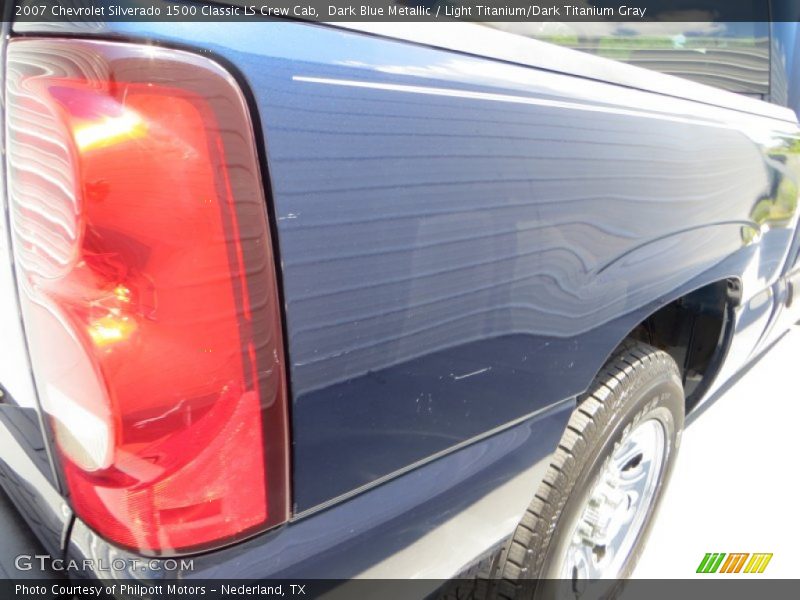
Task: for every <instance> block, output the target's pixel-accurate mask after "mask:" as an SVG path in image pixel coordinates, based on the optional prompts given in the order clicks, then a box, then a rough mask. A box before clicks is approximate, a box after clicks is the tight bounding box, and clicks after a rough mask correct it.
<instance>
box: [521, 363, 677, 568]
mask: <svg viewBox="0 0 800 600" xmlns="http://www.w3.org/2000/svg"><path fill="white" fill-rule="evenodd" d="M639 377H640V379H639V380H638V381H637V382H635V383H634V385H633V386H632V389H630V390H623V391H622V393H621V394H620V398H619V401H618V402H616V404H615V405H612V406H609V407H607V410H608V411H609V413H610V414H609V415H608V418H607V419H604V424H603V425H602V426H600V427H599V431H595V432H594V435H593V436H592V439H590V440H587V448H586V452H585V455H584V456H585V462H584V464H583V465H582V467H580V468H579V469H577V476H576V477H575V478H574V483H573V484H572V485H570V486H569V488H570V490H569V493H568V495H567V497H566V501H565V503H564V505H563V507H562V508H561V509H560V510H558V509H556V511H554V512H555V513H557V520H556V523H555V528H554V531H553V534H552V535H551V536H550V542H549V544H548V547H547V549H546V550H545V554H544V556H545V558H544V561H543V562H542V566H541V569H539V570H538V573H531V575H533V576H534V577H536V578H538V579H540V580H544V578H546V577H547V576H548V574H549V573H550V572H551V570H552V568H553V564H552V563H553V561H555V560H557V559H558V557H559V556H560V553H561V551H562V549H563V547H564V545H565V544H568V543H569V540H568V539H565V538H566V536H567V535H568V534H569V533H570V532H568V531H565V529H566V528H567V527H569V526H570V524H572V523H573V522H574V520H575V519H576V518H577V517H578V516H579V512H580V511H583V509H584V505H585V502H586V499H587V495H588V493H589V492H590V490H591V488H592V487H593V486H594V483H595V481H596V480H597V477H598V476H599V473H600V471H601V469H602V467H603V466H604V465H605V464H606V462H607V461H608V460H610V457H611V455H612V454H613V453H614V451H615V449H616V448H617V446H618V445H619V444H620V442H621V441H622V439H623V438H624V437H625V435H626V434H627V433H628V431H630V430H631V429H632V428H633V427H635V426H636V425H638V424H639V423H642V422H644V421H646V420H648V419H651V418H655V419H657V420H658V421H659V422H660V423H661V424H662V425H663V427H664V431H665V434H666V443H665V448H664V463H663V467H662V470H661V473H660V475H659V480H658V483H657V487H656V490H655V493H654V495H653V502H652V504H651V506H650V507H649V510H648V512H647V515H646V516H645V519H644V523H643V525H642V527H641V530H640V531H639V534H638V536H637V538H636V540H635V542H634V544H633V546H632V548H631V552H630V554H629V556H628V558H627V559H626V561H625V563H624V565H623V567H622V569H621V572H620V574H619V577H620V578H625V577H627V576H628V575H630V573H631V571H632V570H633V568H634V567H635V566H636V562H637V560H638V557H639V554H640V552H641V550H642V549H643V547H644V541H645V540H646V539H647V536H648V535H649V533H650V529H651V527H652V524H653V522H654V516H655V514H656V513H657V511H658V508H659V505H660V502H661V498H662V497H663V493H662V492H663V489H664V487H665V486H666V484H667V483H668V482H669V479H670V477H671V475H672V471H673V469H674V466H675V459H676V451H677V449H678V447H679V445H680V435H681V432H682V430H683V416H684V397H683V387H682V384H681V382H680V380H679V379H678V377H677V374H675V373H672V372H667V371H664V372H662V373H656V374H655V375H654V376H653V377H651V378H649V379H646V380H645V381H642V379H641V378H642V375H640V376H639Z"/></svg>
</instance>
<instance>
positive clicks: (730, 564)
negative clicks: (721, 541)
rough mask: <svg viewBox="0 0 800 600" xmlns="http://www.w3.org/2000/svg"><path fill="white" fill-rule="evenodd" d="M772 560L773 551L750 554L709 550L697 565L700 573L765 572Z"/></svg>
mask: <svg viewBox="0 0 800 600" xmlns="http://www.w3.org/2000/svg"><path fill="white" fill-rule="evenodd" d="M770 560H772V553H769V554H766V553H762V554H749V553H747V552H740V553H735V554H725V553H724V552H714V553H711V552H708V553H707V554H706V555H705V556H704V557H703V560H701V561H700V566H698V567H697V572H698V573H763V572H764V569H766V568H767V565H768V564H769V561H770Z"/></svg>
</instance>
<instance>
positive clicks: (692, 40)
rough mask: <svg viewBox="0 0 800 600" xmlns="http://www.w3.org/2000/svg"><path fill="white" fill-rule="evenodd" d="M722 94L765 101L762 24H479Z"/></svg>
mask: <svg viewBox="0 0 800 600" xmlns="http://www.w3.org/2000/svg"><path fill="white" fill-rule="evenodd" d="M484 24H485V25H488V26H490V27H493V28H495V29H501V30H504V31H508V32H510V33H515V34H519V35H523V36H527V37H532V38H536V39H539V40H543V41H546V42H551V43H554V44H559V45H562V46H567V47H569V48H574V49H576V50H582V51H584V52H589V53H591V54H596V55H598V56H603V57H606V58H611V59H614V60H619V61H622V62H626V63H630V64H633V65H636V66H639V67H644V68H647V69H652V70H654V71H660V72H662V73H668V74H670V75H677V76H678V77H684V78H686V79H691V80H692V81H697V82H699V83H704V84H707V85H712V86H715V87H718V88H722V89H725V90H730V91H733V92H739V93H743V94H749V95H753V96H758V97H762V98H766V97H767V95H768V94H769V82H770V59H769V57H770V44H769V23H766V22H713V21H697V22H641V23H632V22H615V21H605V22H586V23H583V22H570V23H561V22H541V23H484Z"/></svg>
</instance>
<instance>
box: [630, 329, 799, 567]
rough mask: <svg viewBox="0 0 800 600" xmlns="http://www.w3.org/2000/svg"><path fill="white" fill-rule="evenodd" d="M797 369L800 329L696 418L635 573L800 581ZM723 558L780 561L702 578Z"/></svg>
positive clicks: (794, 330)
mask: <svg viewBox="0 0 800 600" xmlns="http://www.w3.org/2000/svg"><path fill="white" fill-rule="evenodd" d="M799 372H800V327H798V326H794V327H793V328H792V329H791V330H790V331H789V333H787V334H786V335H785V336H784V337H783V338H782V339H780V340H779V341H778V342H777V343H776V344H775V345H774V346H772V348H770V349H769V351H768V352H767V353H766V354H765V355H764V356H762V357H761V359H760V360H758V361H757V362H756V363H754V364H753V365H752V366H751V368H750V369H749V370H747V371H746V372H745V373H744V374H742V375H740V376H739V378H738V380H737V381H736V382H735V383H734V385H732V386H731V387H729V389H727V390H726V391H725V392H724V393H723V394H721V395H719V396H718V397H717V398H714V399H712V400H713V402H712V403H711V404H710V405H708V406H707V408H706V410H704V411H702V412H701V414H699V416H697V417H696V418H695V419H694V420H693V421H690V423H689V425H688V427H687V428H686V430H685V431H684V434H683V441H682V442H681V448H680V452H679V454H678V458H677V464H676V468H675V470H674V471H673V476H672V481H671V483H670V485H669V488H668V489H667V495H666V496H665V498H664V501H663V502H662V505H661V510H660V513H659V515H658V519H657V520H656V523H655V525H654V527H653V530H652V532H651V535H650V540H649V542H648V544H647V547H646V548H645V551H644V553H643V555H642V558H641V559H640V561H639V565H638V566H637V569H636V571H635V574H634V576H635V577H639V578H649V579H656V578H658V579H685V578H692V577H704V578H708V577H730V578H741V577H751V578H752V577H758V578H776V579H777V578H797V577H799V576H800V545H798V543H797V538H798V535H800V525H799V524H798V520H797V519H796V518H795V517H796V516H797V515H798V510H799V509H800V494H798V492H800V483H798V473H800V469H798V459H799V458H800V452H799V451H798V441H800V391H798V385H797V381H798V373H799ZM715 552H725V553H726V554H730V553H750V554H753V553H762V552H763V553H772V554H773V557H772V559H771V560H770V562H769V563H768V565H767V568H766V569H765V570H764V573H762V574H757V575H744V574H743V573H739V574H730V575H727V574H726V575H720V574H715V575H708V574H697V573H696V571H697V568H698V566H699V565H700V562H701V561H702V560H703V557H704V556H705V554H706V553H715ZM748 560H749V559H748Z"/></svg>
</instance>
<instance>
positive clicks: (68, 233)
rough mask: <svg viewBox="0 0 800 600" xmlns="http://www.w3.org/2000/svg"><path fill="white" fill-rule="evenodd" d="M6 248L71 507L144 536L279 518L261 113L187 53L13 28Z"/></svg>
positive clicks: (205, 531)
mask: <svg viewBox="0 0 800 600" xmlns="http://www.w3.org/2000/svg"><path fill="white" fill-rule="evenodd" d="M7 85H8V94H7V97H8V109H7V114H8V123H7V133H8V135H7V139H8V176H9V197H10V211H11V220H12V229H13V234H14V253H15V260H16V265H17V276H18V279H19V288H20V295H21V302H22V306H23V317H24V321H25V326H26V332H27V336H28V342H29V346H30V352H31V357H32V363H33V366H34V374H35V377H36V382H37V388H38V390H39V394H40V400H41V404H42V407H43V409H44V411H45V412H46V413H47V415H48V420H49V423H50V426H51V427H52V431H53V437H54V439H55V444H56V446H57V448H58V452H59V457H60V463H61V467H62V469H63V475H64V480H65V482H66V485H67V488H68V492H69V497H70V501H71V503H72V505H73V508H74V510H75V511H76V513H77V514H78V515H79V516H80V517H81V518H82V519H83V520H84V521H85V522H86V523H87V524H88V525H89V526H90V527H92V528H94V529H95V530H96V531H97V532H98V533H100V534H101V535H103V536H104V537H106V538H108V539H109V540H111V541H113V542H115V543H117V544H119V545H122V546H125V547H128V548H133V549H136V550H138V551H141V552H147V553H151V554H165V553H170V552H175V551H188V550H195V549H206V548H209V547H211V546H215V545H219V544H222V543H226V542H228V541H230V540H231V539H234V538H237V537H241V536H243V535H246V534H249V533H252V532H254V531H257V530H260V529H264V528H267V527H270V526H272V525H275V524H277V523H280V522H283V521H284V520H286V518H287V510H288V501H287V496H288V482H287V460H288V441H287V416H286V411H287V407H286V390H285V386H286V382H285V375H284V365H283V353H282V340H281V328H280V316H279V309H278V298H277V291H276V281H275V272H274V263H273V257H272V254H271V246H270V236H269V229H268V223H267V214H266V210H265V202H264V196H263V190H262V187H261V183H260V175H259V169H258V163H257V159H256V151H255V149H254V143H253V134H252V124H251V123H250V121H249V118H248V114H247V108H246V104H245V102H244V100H243V97H242V94H241V92H240V90H239V88H238V87H237V85H236V83H235V81H234V80H233V79H232V78H231V76H230V75H229V74H227V72H225V71H224V70H223V69H222V68H220V67H219V66H218V65H217V64H215V63H213V62H211V61H209V60H207V59H204V58H202V57H198V56H194V55H191V54H188V53H184V52H179V51H173V50H165V49H161V48H155V47H146V46H138V45H132V44H121V43H109V42H89V41H77V40H56V39H28V40H16V41H13V42H11V43H10V44H9V47H8V70H7Z"/></svg>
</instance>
